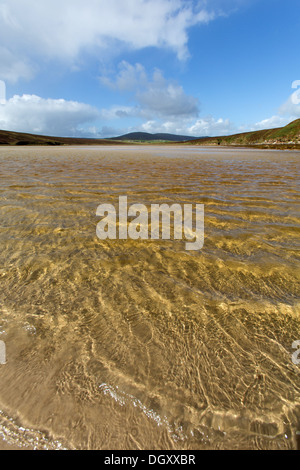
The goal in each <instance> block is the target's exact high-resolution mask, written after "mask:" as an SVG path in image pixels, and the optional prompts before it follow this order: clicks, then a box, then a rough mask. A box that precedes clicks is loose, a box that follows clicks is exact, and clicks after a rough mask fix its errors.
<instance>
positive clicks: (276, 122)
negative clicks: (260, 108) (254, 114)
mask: <svg viewBox="0 0 300 470" xmlns="http://www.w3.org/2000/svg"><path fill="white" fill-rule="evenodd" d="M294 119H296V118H293V117H283V116H278V115H274V116H272V117H270V118H267V119H263V120H262V121H260V122H257V123H255V124H254V126H252V127H251V129H250V130H253V131H259V130H265V129H276V128H277V127H283V126H286V125H287V124H289V123H290V122H291V121H293V120H294ZM248 130H249V128H248Z"/></svg>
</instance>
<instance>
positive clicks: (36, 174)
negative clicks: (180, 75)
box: [0, 146, 300, 450]
mask: <svg viewBox="0 0 300 470" xmlns="http://www.w3.org/2000/svg"><path fill="white" fill-rule="evenodd" d="M299 160H300V153H299V152H292V151H289V152H281V151H267V150H264V151H262V150H250V149H248V150H246V149H244V150H242V149H239V150H234V149H213V148H207V149H206V148H199V147H193V146H191V147H189V148H183V147H179V146H178V147H177V146H170V147H169V146H162V147H159V146H155V147H151V146H149V147H130V146H128V147H109V148H99V147H89V148H76V147H74V148H72V147H68V148H67V147H66V148H39V147H36V148H8V147H5V148H4V147H3V148H0V198H1V203H0V212H1V213H0V215H1V218H0V220H1V223H0V243H1V252H0V280H1V290H0V340H2V341H5V344H6V347H7V364H6V365H4V366H0V436H1V438H2V439H4V443H2V444H1V442H0V449H1V448H3V446H7V445H12V446H14V447H17V448H20V449H28V448H35V449H112V450H114V449H121V450H135V449H153V450H154V449H158V450H159V449H166V450H167V449H182V450H185V449H193V450H195V449H296V448H297V435H296V432H297V431H298V430H299V417H300V366H298V365H295V364H293V362H292V359H291V357H292V353H293V352H294V351H293V350H292V343H293V342H294V341H295V340H299V339H300V323H299V318H300V302H299V299H300V295H299V294H300V289H299V285H300V283H299V281H300V272H299V246H300V214H299V208H300V191H299V176H300V175H299ZM122 195H127V197H128V202H129V204H133V203H141V204H145V205H146V206H149V205H151V204H152V203H153V204H154V203H167V204H173V203H178V204H196V203H198V204H204V206H205V243H204V247H203V249H202V250H201V251H199V252H187V251H186V250H185V248H184V243H183V241H180V240H169V241H165V240H148V241H141V240H114V241H109V240H108V241H105V240H102V241H101V240H99V239H98V238H97V237H96V225H97V223H98V221H99V218H97V217H96V209H97V207H98V205H99V204H102V203H110V204H113V205H116V204H117V202H118V197H119V196H122Z"/></svg>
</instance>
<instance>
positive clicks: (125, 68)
mask: <svg viewBox="0 0 300 470" xmlns="http://www.w3.org/2000/svg"><path fill="white" fill-rule="evenodd" d="M299 32H300V2H299V0H285V1H282V0H200V1H196V0H126V1H125V0H110V1H109V2H108V1H107V0H51V1H49V0H40V1H37V0H26V1H24V0H0V81H2V87H0V94H1V93H2V99H1V96H0V128H1V129H7V130H15V131H20V132H32V133H39V134H48V135H61V136H79V137H81V136H87V137H112V136H116V135H120V134H124V133H127V132H132V131H146V132H153V133H155V132H170V133H177V134H184V135H193V136H204V135H224V134H232V133H236V132H243V131H247V130H256V129H262V128H271V127H279V126H283V125H285V124H287V123H288V122H291V121H292V120H294V119H297V118H299V117H300V105H299V100H298V99H296V100H295V99H293V97H294V98H295V94H297V93H298V95H297V96H299V95H300V86H299V87H298V90H297V89H296V88H292V84H293V83H294V86H296V85H297V84H296V85H295V82H296V81H298V80H300V67H299V65H300V60H299V51H298V49H299V47H298V45H299ZM4 83H5V85H6V100H4V96H3V93H4V92H3V87H4ZM297 86H298V85H297ZM1 90H2V92H1Z"/></svg>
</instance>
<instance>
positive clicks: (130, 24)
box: [0, 0, 215, 81]
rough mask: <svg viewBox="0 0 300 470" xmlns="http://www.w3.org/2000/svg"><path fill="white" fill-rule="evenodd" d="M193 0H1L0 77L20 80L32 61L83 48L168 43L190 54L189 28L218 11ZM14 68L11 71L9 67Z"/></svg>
mask: <svg viewBox="0 0 300 470" xmlns="http://www.w3.org/2000/svg"><path fill="white" fill-rule="evenodd" d="M201 5H206V2H203V1H199V2H195V1H194V0H126V1H123V0H109V1H107V0H63V1H61V0H51V1H50V0H43V1H39V2H38V1H36V0H26V2H25V1H24V0H1V4H0V43H1V44H4V45H5V48H4V49H3V50H2V53H1V57H2V56H3V57H4V58H5V60H4V62H2V61H1V60H0V78H2V79H6V80H11V81H15V80H17V79H18V78H20V77H25V78H26V77H28V76H30V74H32V73H33V71H34V68H33V67H32V64H33V63H34V64H36V63H38V62H39V61H40V60H49V59H59V60H63V61H66V60H67V61H70V62H73V63H74V62H76V59H77V58H78V56H79V54H80V53H81V52H83V51H86V50H89V51H92V52H93V53H94V54H95V55H96V56H97V57H98V58H99V59H100V58H101V54H102V53H103V51H105V50H110V51H112V46H114V51H115V50H116V49H117V48H116V45H120V44H122V45H124V46H125V47H127V48H129V49H141V48H146V47H159V48H169V49H170V50H173V51H174V52H175V53H176V54H177V56H178V58H179V59H185V58H186V57H187V56H188V48H187V43H188V29H189V28H190V27H191V26H194V25H198V24H202V23H207V22H209V21H211V20H213V19H214V17H215V14H214V13H213V12H210V11H209V10H207V9H204V8H202V7H201ZM9 70H11V72H10V73H9Z"/></svg>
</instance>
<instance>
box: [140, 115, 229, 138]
mask: <svg viewBox="0 0 300 470" xmlns="http://www.w3.org/2000/svg"><path fill="white" fill-rule="evenodd" d="M138 130H140V131H144V132H149V133H159V132H163V133H167V134H178V135H187V136H193V137H206V136H211V137H212V136H218V135H227V134H230V133H233V131H235V127H234V126H233V124H232V123H231V122H230V121H229V120H228V119H222V118H220V119H214V118H213V117H212V116H207V117H204V118H202V119H197V120H196V121H195V120H190V119H189V120H183V121H176V120H175V121H174V120H169V121H163V122H162V121H157V120H152V121H147V122H145V123H143V124H142V125H141V126H140V127H139V129H138Z"/></svg>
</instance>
